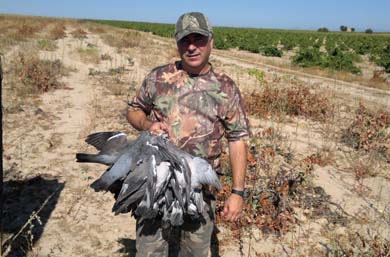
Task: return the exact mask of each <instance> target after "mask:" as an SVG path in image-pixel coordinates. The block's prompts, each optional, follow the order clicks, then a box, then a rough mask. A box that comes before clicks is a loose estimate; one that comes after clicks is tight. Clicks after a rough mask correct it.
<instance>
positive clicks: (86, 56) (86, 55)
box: [77, 46, 100, 64]
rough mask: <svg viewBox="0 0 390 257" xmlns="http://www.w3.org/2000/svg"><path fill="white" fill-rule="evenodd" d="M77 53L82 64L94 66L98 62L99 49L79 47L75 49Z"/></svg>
mask: <svg viewBox="0 0 390 257" xmlns="http://www.w3.org/2000/svg"><path fill="white" fill-rule="evenodd" d="M77 52H78V54H79V55H80V58H81V60H82V61H84V62H87V63H95V64H97V63H99V62H100V55H99V49H98V48H97V47H95V46H89V47H88V46H87V47H86V48H82V47H80V48H77Z"/></svg>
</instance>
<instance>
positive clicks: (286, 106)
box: [244, 86, 331, 121]
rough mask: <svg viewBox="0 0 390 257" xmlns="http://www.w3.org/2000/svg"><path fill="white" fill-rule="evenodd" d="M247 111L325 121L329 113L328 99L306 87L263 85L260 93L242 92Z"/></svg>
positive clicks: (262, 115)
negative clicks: (287, 87) (280, 87)
mask: <svg viewBox="0 0 390 257" xmlns="http://www.w3.org/2000/svg"><path fill="white" fill-rule="evenodd" d="M244 98H245V105H246V109H247V112H248V113H249V114H250V115H255V116H260V117H267V116H268V115H271V114H274V115H280V114H287V115H291V116H302V117H306V118H310V119H313V120H319V121H325V120H326V119H327V118H328V117H329V116H330V115H331V108H330V104H329V102H328V100H327V99H326V98H324V97H321V96H319V95H317V94H314V93H311V92H310V89H309V88H308V87H304V86H295V87H292V88H289V89H287V90H279V89H273V88H271V87H269V86H267V87H265V88H264V90H263V92H262V93H257V92H252V94H244Z"/></svg>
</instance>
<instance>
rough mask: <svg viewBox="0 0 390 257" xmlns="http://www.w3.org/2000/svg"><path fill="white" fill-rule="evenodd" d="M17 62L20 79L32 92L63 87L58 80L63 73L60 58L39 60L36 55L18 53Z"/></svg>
mask: <svg viewBox="0 0 390 257" xmlns="http://www.w3.org/2000/svg"><path fill="white" fill-rule="evenodd" d="M19 63H20V70H19V77H20V80H21V82H22V83H23V84H24V85H25V86H27V87H28V88H29V89H30V90H31V91H32V92H33V93H34V92H47V91H49V90H52V89H57V88H63V87H64V84H63V83H61V82H59V79H60V77H61V76H62V75H64V67H63V65H62V63H61V61H60V60H55V61H49V60H40V59H39V58H38V57H36V56H28V57H26V56H24V55H22V54H19ZM27 90H28V89H27Z"/></svg>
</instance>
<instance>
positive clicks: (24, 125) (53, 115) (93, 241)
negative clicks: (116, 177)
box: [2, 23, 390, 257]
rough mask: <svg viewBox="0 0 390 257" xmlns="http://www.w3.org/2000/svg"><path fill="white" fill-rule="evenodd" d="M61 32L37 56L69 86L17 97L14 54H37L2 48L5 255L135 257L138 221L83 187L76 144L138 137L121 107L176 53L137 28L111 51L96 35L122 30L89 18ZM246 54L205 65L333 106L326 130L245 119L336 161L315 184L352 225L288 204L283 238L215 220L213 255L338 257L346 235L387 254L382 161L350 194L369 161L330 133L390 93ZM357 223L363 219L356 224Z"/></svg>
mask: <svg viewBox="0 0 390 257" xmlns="http://www.w3.org/2000/svg"><path fill="white" fill-rule="evenodd" d="M65 26H66V33H67V34H66V37H65V38H61V39H58V40H56V44H57V48H56V49H55V50H54V51H45V50H40V51H39V56H40V58H41V59H45V60H56V59H59V60H60V61H61V62H62V64H63V65H64V66H65V67H67V68H69V69H70V72H69V74H68V75H67V76H63V77H62V78H61V81H62V82H63V83H64V84H65V85H66V87H65V88H62V89H57V90H50V91H48V92H45V93H43V94H39V95H34V96H31V95H29V96H26V97H25V98H18V96H15V94H14V92H15V87H16V86H17V84H18V77H17V76H14V75H12V74H13V73H12V69H14V68H13V67H15V63H13V61H14V60H15V56H16V55H17V53H18V51H30V50H29V49H31V48H32V49H34V48H33V47H34V43H32V42H29V41H25V42H22V43H19V44H16V45H14V46H12V47H10V48H7V51H6V52H3V54H4V56H3V69H4V81H3V89H2V90H3V99H2V104H3V106H2V107H3V121H2V126H3V134H4V136H3V137H4V139H3V148H4V156H3V165H4V195H5V196H6V199H5V204H4V215H3V232H4V233H3V235H2V236H3V239H2V242H3V244H4V245H3V253H5V254H6V255H5V256H135V221H134V219H133V218H132V217H131V216H130V215H129V214H123V215H118V216H114V215H113V213H112V212H111V208H112V206H113V203H114V199H113V197H112V195H110V193H97V192H94V191H93V190H92V189H91V188H90V187H89V185H90V184H91V183H92V182H93V181H94V180H95V179H96V178H98V177H99V176H100V174H101V173H102V172H103V171H104V169H105V167H104V166H102V165H97V164H96V165H95V164H80V163H76V162H75V153H76V152H86V151H88V152H93V151H94V149H92V148H90V147H88V146H87V145H86V144H85V142H84V139H85V137H86V136H87V135H88V134H90V133H93V132H97V131H113V130H120V131H124V132H126V133H127V134H128V135H129V137H132V138H134V137H136V135H137V131H135V130H134V129H132V128H131V127H130V125H129V124H127V122H126V119H125V110H126V102H127V100H128V99H129V97H132V96H134V93H135V90H136V88H138V87H139V86H140V84H141V81H142V79H143V77H144V76H145V75H146V74H147V73H148V72H149V71H150V70H151V69H152V68H153V67H156V66H159V65H163V64H165V63H167V62H170V61H172V60H175V58H177V57H176V55H175V45H174V41H173V40H171V39H163V38H159V37H156V36H153V35H151V34H148V33H140V32H138V33H137V34H136V36H134V37H139V38H138V40H139V42H138V43H137V44H135V45H134V46H130V47H127V48H120V49H118V48H116V47H114V46H110V45H109V44H108V43H107V42H106V41H105V40H104V34H105V33H108V32H109V33H112V34H114V35H115V33H118V34H117V35H118V37H119V35H122V34H123V32H122V31H121V30H119V29H113V28H110V29H108V28H107V27H103V26H102V29H101V30H102V31H103V32H102V31H100V32H99V31H98V30H97V29H96V26H91V25H89V24H87V23H66V25H65ZM78 27H81V28H82V29H83V30H85V31H87V35H86V37H85V38H82V39H79V38H75V37H74V36H72V34H71V32H72V31H74V30H75V29H76V28H78ZM88 47H90V48H93V49H95V50H96V49H97V50H96V51H97V52H98V55H97V56H98V60H94V59H92V60H91V58H90V57H91V55H87V56H85V55H83V52H81V51H80V50H79V49H87V48H88ZM102 55H105V56H109V58H101V56H102ZM248 55H250V54H248V53H240V52H239V51H228V52H226V51H217V50H216V51H214V52H213V54H212V57H211V62H212V63H213V66H214V68H215V69H218V70H222V71H224V72H225V73H227V74H228V75H229V76H230V77H232V78H233V79H234V80H235V81H236V82H237V84H238V86H239V87H240V89H241V90H242V91H243V92H252V91H254V90H258V89H259V88H260V86H259V85H258V81H257V80H256V79H255V78H253V77H252V76H250V75H248V72H247V70H248V69H252V68H256V69H258V70H260V71H264V72H265V80H266V82H267V83H269V84H272V85H273V84H275V86H279V87H281V88H283V87H284V86H286V85H291V84H293V83H299V84H303V85H305V86H308V87H310V88H311V89H312V90H315V91H316V92H322V93H323V94H324V95H326V96H328V97H329V99H330V101H332V103H334V104H335V106H336V108H335V109H334V113H335V118H334V119H333V120H332V122H329V123H327V124H321V123H319V122H315V121H310V120H307V119H303V118H296V117H295V118H294V117H292V118H290V117H286V118H285V119H284V120H282V121H280V120H274V119H272V118H271V117H270V119H260V118H257V117H254V116H250V123H251V128H252V132H253V134H254V135H257V133H260V132H262V131H264V130H265V129H266V128H268V127H274V128H276V129H277V130H278V132H279V133H280V135H281V136H282V138H283V141H284V142H283V144H284V145H287V146H288V148H289V149H291V151H292V152H293V153H294V154H295V156H300V157H302V158H303V157H305V156H307V155H309V154H311V153H316V152H318V151H323V150H324V149H328V152H330V153H331V154H332V156H333V157H332V158H333V162H332V164H329V165H325V166H320V165H315V166H314V170H313V172H312V174H313V177H312V181H311V182H312V183H313V184H314V185H316V186H320V187H322V188H323V189H324V190H325V192H326V194H328V195H329V196H330V198H331V200H332V202H333V203H336V204H337V205H338V206H341V207H342V209H343V210H344V212H345V217H347V218H348V219H350V220H352V221H353V222H352V223H349V224H348V225H340V224H336V225H334V224H330V223H329V222H328V221H327V220H326V219H324V218H322V219H321V218H318V219H309V218H307V215H305V212H306V211H304V210H300V209H296V211H295V214H294V216H295V217H296V219H297V220H298V221H299V222H297V223H296V224H295V225H294V227H293V228H292V229H291V230H290V231H289V232H287V233H286V234H284V235H281V236H277V235H274V234H267V233H262V232H261V230H260V229H258V228H257V227H256V226H251V227H245V228H241V236H240V237H239V238H236V237H234V236H232V233H233V232H232V231H231V229H230V227H229V226H228V225H226V224H219V230H220V233H219V235H218V237H219V240H220V249H219V254H220V256H226V257H233V256H337V252H335V251H332V249H333V248H332V247H335V244H336V243H335V242H336V241H338V240H340V242H341V241H343V240H347V241H348V238H347V239H345V236H347V235H349V234H348V233H347V231H348V230H350V231H354V233H355V234H358V235H363V234H364V235H368V236H366V237H365V238H370V237H371V239H372V240H374V238H376V239H378V240H380V243H382V244H383V245H385V246H384V247H382V249H387V254H389V240H390V219H389V217H390V181H389V179H390V169H389V167H390V165H389V163H386V162H385V161H384V162H379V161H378V162H377V161H374V162H372V165H371V166H370V169H372V170H374V171H375V175H373V176H368V177H365V178H364V179H363V180H362V181H360V182H361V185H362V187H363V189H362V191H360V193H359V192H357V188H356V179H355V176H354V174H353V173H352V172H350V171H349V170H350V167H351V166H352V165H353V163H354V162H363V163H364V162H365V159H364V157H359V155H358V153H355V152H354V150H353V149H350V148H348V147H347V146H345V145H343V144H341V143H340V142H339V140H338V133H339V132H340V130H341V129H342V128H345V127H346V126H348V125H349V124H350V123H349V121H351V120H352V118H353V115H354V110H355V109H356V108H357V106H358V105H359V102H364V103H365V105H367V106H369V107H371V108H374V109H375V110H379V109H383V110H390V91H389V90H386V89H375V88H369V87H366V86H365V85H364V84H357V83H351V82H345V81H341V80H337V79H334V78H331V79H330V78H325V77H321V76H318V75H310V74H306V73H304V72H303V71H297V70H288V69H287V68H286V66H283V67H281V66H276V65H271V64H269V62H267V63H265V62H263V61H262V60H258V59H257V58H256V55H254V54H252V57H249V56H248ZM115 71H117V72H115ZM389 88H390V87H389ZM387 133H388V131H387ZM355 156H356V157H355ZM361 192H363V193H361ZM358 218H359V219H358ZM363 218H364V219H365V222H361V220H362V219H363ZM356 220H359V222H355V221H356ZM18 232H19V233H18ZM365 240H366V239H365ZM361 241H363V239H362V240H361ZM348 246H349V245H348ZM355 246H356V245H355ZM355 246H351V247H352V248H353V247H355ZM386 247H387V248H386ZM364 249H365V248H364ZM213 256H217V255H213ZM338 256H340V255H338ZM383 256H385V255H383ZM386 256H388V255H386Z"/></svg>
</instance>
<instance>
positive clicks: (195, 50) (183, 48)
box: [177, 33, 214, 74]
mask: <svg viewBox="0 0 390 257" xmlns="http://www.w3.org/2000/svg"><path fill="white" fill-rule="evenodd" d="M213 42H214V41H213V38H212V36H210V37H206V36H203V35H201V34H196V33H192V34H189V35H188V36H185V37H184V38H182V39H181V40H180V41H179V42H177V49H178V51H179V54H180V57H181V59H182V61H183V67H184V69H185V70H187V72H189V73H193V74H201V73H203V72H205V71H207V70H208V61H209V56H210V53H211V49H212V48H213Z"/></svg>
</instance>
